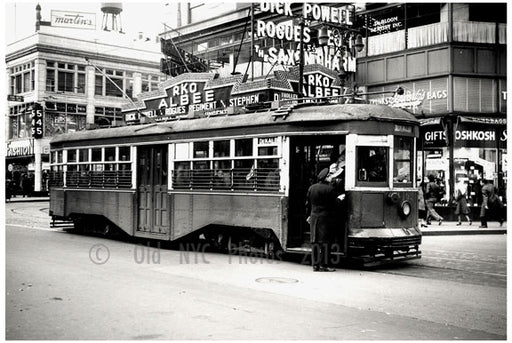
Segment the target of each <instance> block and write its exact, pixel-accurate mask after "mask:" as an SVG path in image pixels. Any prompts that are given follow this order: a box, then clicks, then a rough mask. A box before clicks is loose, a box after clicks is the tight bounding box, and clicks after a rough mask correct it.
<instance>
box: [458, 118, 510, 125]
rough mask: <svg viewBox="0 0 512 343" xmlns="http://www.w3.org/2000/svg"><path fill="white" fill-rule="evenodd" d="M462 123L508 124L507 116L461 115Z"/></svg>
mask: <svg viewBox="0 0 512 343" xmlns="http://www.w3.org/2000/svg"><path fill="white" fill-rule="evenodd" d="M460 122H461V123H475V124H490V125H507V118H489V117H466V116H461V117H460Z"/></svg>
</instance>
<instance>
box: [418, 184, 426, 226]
mask: <svg viewBox="0 0 512 343" xmlns="http://www.w3.org/2000/svg"><path fill="white" fill-rule="evenodd" d="M424 188H425V183H424V182H423V181H422V180H421V179H418V221H419V224H420V227H427V208H426V206H425V195H424V194H425V193H424V191H423V190H424Z"/></svg>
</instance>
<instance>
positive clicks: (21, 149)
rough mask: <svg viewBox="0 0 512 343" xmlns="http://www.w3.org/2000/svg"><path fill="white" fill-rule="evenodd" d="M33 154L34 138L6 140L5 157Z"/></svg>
mask: <svg viewBox="0 0 512 343" xmlns="http://www.w3.org/2000/svg"><path fill="white" fill-rule="evenodd" d="M31 155H34V140H33V139H25V140H19V141H10V142H7V148H6V156H7V157H18V156H31Z"/></svg>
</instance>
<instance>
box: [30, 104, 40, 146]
mask: <svg viewBox="0 0 512 343" xmlns="http://www.w3.org/2000/svg"><path fill="white" fill-rule="evenodd" d="M30 131H31V133H32V137H33V138H43V106H41V104H38V103H35V104H34V105H33V106H32V127H31V129H30Z"/></svg>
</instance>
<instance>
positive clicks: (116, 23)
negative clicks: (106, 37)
mask: <svg viewBox="0 0 512 343" xmlns="http://www.w3.org/2000/svg"><path fill="white" fill-rule="evenodd" d="M122 11H123V4H121V3H117V2H102V3H101V12H103V21H102V23H101V27H102V28H103V30H105V31H119V33H123V28H122V26H121V12H122ZM109 23H110V26H109Z"/></svg>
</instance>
